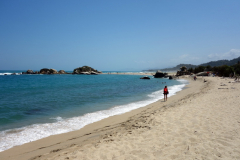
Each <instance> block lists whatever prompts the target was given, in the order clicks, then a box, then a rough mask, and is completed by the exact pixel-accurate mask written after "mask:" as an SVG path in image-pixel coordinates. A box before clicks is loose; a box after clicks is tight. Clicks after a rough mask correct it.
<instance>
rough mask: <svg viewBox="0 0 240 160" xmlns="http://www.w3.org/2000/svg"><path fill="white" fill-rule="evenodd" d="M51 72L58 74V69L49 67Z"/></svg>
mask: <svg viewBox="0 0 240 160" xmlns="http://www.w3.org/2000/svg"><path fill="white" fill-rule="evenodd" d="M49 73H50V74H58V71H57V70H56V69H49Z"/></svg>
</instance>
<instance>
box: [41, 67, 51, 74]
mask: <svg viewBox="0 0 240 160" xmlns="http://www.w3.org/2000/svg"><path fill="white" fill-rule="evenodd" d="M39 73H40V74H49V73H50V72H49V69H48V68H43V69H41V70H40V72H39Z"/></svg>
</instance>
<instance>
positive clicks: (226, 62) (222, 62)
mask: <svg viewBox="0 0 240 160" xmlns="http://www.w3.org/2000/svg"><path fill="white" fill-rule="evenodd" d="M238 61H240V57H238V58H235V59H232V60H219V61H211V62H208V63H203V64H200V65H199V66H208V65H209V66H211V67H218V66H222V65H228V66H232V65H234V64H237V63H238Z"/></svg>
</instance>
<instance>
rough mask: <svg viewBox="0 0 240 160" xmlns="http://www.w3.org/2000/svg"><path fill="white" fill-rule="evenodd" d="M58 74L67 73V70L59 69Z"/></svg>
mask: <svg viewBox="0 0 240 160" xmlns="http://www.w3.org/2000/svg"><path fill="white" fill-rule="evenodd" d="M58 73H59V74H67V72H65V71H64V70H60V71H58Z"/></svg>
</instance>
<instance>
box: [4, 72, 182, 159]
mask: <svg viewBox="0 0 240 160" xmlns="http://www.w3.org/2000/svg"><path fill="white" fill-rule="evenodd" d="M113 74H114V73H113ZM121 74H124V73H121ZM126 74H127V75H129V74H132V73H126ZM134 75H145V73H135V74H134ZM146 75H150V73H147V74H146ZM180 92H182V91H180ZM177 94H178V93H177ZM174 96H175V95H174ZM161 101H162V100H159V101H157V102H154V103H153V105H154V104H157V103H161ZM151 105H152V104H150V105H147V106H145V107H142V108H138V109H135V110H132V111H130V112H127V113H124V114H121V115H115V116H111V117H108V118H106V119H103V120H100V121H97V122H94V123H92V124H89V125H87V126H85V127H83V128H81V129H80V130H78V131H72V132H68V133H63V134H58V135H53V136H50V137H46V138H43V139H40V140H37V141H33V142H30V143H26V144H23V145H20V146H15V147H13V148H10V149H8V150H6V151H3V152H0V158H1V157H2V156H3V157H4V158H5V159H6V158H7V157H8V156H7V155H8V153H9V155H11V154H12V153H16V155H20V154H22V152H26V151H27V152H32V150H35V151H36V153H38V149H39V148H41V149H40V150H39V151H40V153H41V154H44V153H45V152H49V151H50V150H55V149H57V148H59V147H63V146H62V145H60V146H59V145H57V146H54V145H53V144H58V143H61V144H62V142H59V139H61V141H65V142H66V143H67V144H69V145H71V143H72V141H70V142H68V141H69V140H68V139H71V138H69V137H76V136H77V137H79V136H78V135H79V134H80V135H81V136H80V137H81V138H79V143H80V144H82V143H83V141H85V140H88V139H92V138H91V137H94V138H93V139H95V138H96V137H98V136H97V135H102V134H103V133H102V132H99V133H98V132H97V133H95V134H93V133H92V132H94V130H96V129H97V130H99V129H100V130H101V128H104V127H105V126H112V125H117V124H119V123H123V122H125V121H127V120H128V119H129V118H130V117H131V116H133V115H136V114H139V113H140V112H141V111H142V110H145V109H146V108H148V107H150V106H151ZM89 132H91V134H89ZM86 134H89V136H87V135H86ZM84 135H85V136H84ZM95 136H96V137H95ZM42 145H44V146H51V147H50V148H51V149H50V148H48V147H46V148H48V149H43V148H45V147H43V146H42ZM64 146H65V144H64ZM33 148H34V149H33ZM49 149H50V150H49ZM35 151H34V153H35ZM42 151H43V152H42ZM33 155H35V154H30V155H28V154H27V155H26V156H23V159H26V157H27V158H30V157H31V156H33ZM11 158H13V157H11ZM11 158H10V159H11ZM16 159H20V157H18V156H17V157H16Z"/></svg>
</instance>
